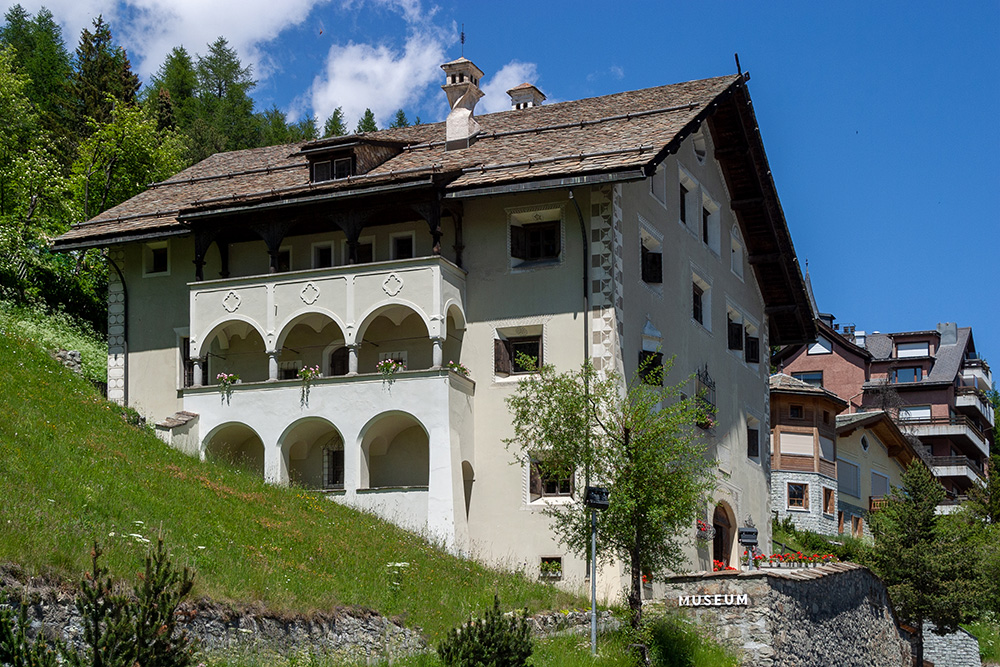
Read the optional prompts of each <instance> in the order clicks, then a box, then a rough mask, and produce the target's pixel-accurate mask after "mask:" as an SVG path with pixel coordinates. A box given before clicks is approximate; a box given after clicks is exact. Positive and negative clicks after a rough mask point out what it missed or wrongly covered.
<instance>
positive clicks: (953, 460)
mask: <svg viewBox="0 0 1000 667" xmlns="http://www.w3.org/2000/svg"><path fill="white" fill-rule="evenodd" d="M930 464H931V467H932V468H968V469H969V470H972V471H973V472H974V473H976V475H978V476H979V477H980V478H983V479H985V477H986V474H985V473H984V472H983V469H982V467H980V465H979V464H978V463H976V462H975V461H974V460H972V459H970V458H969V457H968V456H932V457H931V458H930Z"/></svg>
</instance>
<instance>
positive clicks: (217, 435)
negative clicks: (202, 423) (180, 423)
mask: <svg viewBox="0 0 1000 667" xmlns="http://www.w3.org/2000/svg"><path fill="white" fill-rule="evenodd" d="M204 452H205V457H206V458H208V459H210V460H217V461H223V462H225V463H228V464H229V465H232V466H236V467H238V468H243V469H244V470H247V471H249V472H251V473H253V474H254V475H257V476H258V477H261V478H263V477H264V442H263V441H262V440H261V439H260V436H259V435H257V433H256V432H255V431H254V430H253V429H252V428H250V427H249V426H247V425H246V424H235V423H234V424H226V425H224V426H221V427H219V428H218V429H216V430H215V432H213V433H211V434H209V436H208V437H207V438H206V439H205V444H204Z"/></svg>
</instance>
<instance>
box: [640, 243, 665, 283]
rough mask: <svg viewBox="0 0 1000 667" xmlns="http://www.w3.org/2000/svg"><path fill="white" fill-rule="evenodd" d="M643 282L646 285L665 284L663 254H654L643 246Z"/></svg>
mask: <svg viewBox="0 0 1000 667" xmlns="http://www.w3.org/2000/svg"><path fill="white" fill-rule="evenodd" d="M642 281H643V282H646V283H656V284H659V283H662V282H663V254H662V253H658V252H653V251H652V250H649V249H647V248H646V246H642Z"/></svg>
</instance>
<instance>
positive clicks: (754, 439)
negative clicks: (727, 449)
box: [746, 415, 761, 462]
mask: <svg viewBox="0 0 1000 667" xmlns="http://www.w3.org/2000/svg"><path fill="white" fill-rule="evenodd" d="M746 432H747V458H748V459H750V460H752V461H757V462H759V461H760V459H761V453H760V452H761V446H760V420H759V419H757V418H756V417H751V416H749V415H748V416H747V419H746ZM751 445H754V446H753V447H752V446H751ZM754 452H756V453H754Z"/></svg>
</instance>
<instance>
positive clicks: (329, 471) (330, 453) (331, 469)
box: [323, 444, 347, 491]
mask: <svg viewBox="0 0 1000 667" xmlns="http://www.w3.org/2000/svg"><path fill="white" fill-rule="evenodd" d="M338 452H339V453H340V456H339V457H338V456H336V453H338ZM338 458H339V466H338V461H337V459H338ZM346 471H347V467H346V465H345V463H344V446H343V444H341V445H340V447H323V488H324V489H329V490H333V491H341V490H343V489H344V482H345V478H346V477H347V472H346ZM337 472H339V473H340V475H339V476H340V482H339V483H338V482H337V481H336V477H337V474H336V473H337Z"/></svg>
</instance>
